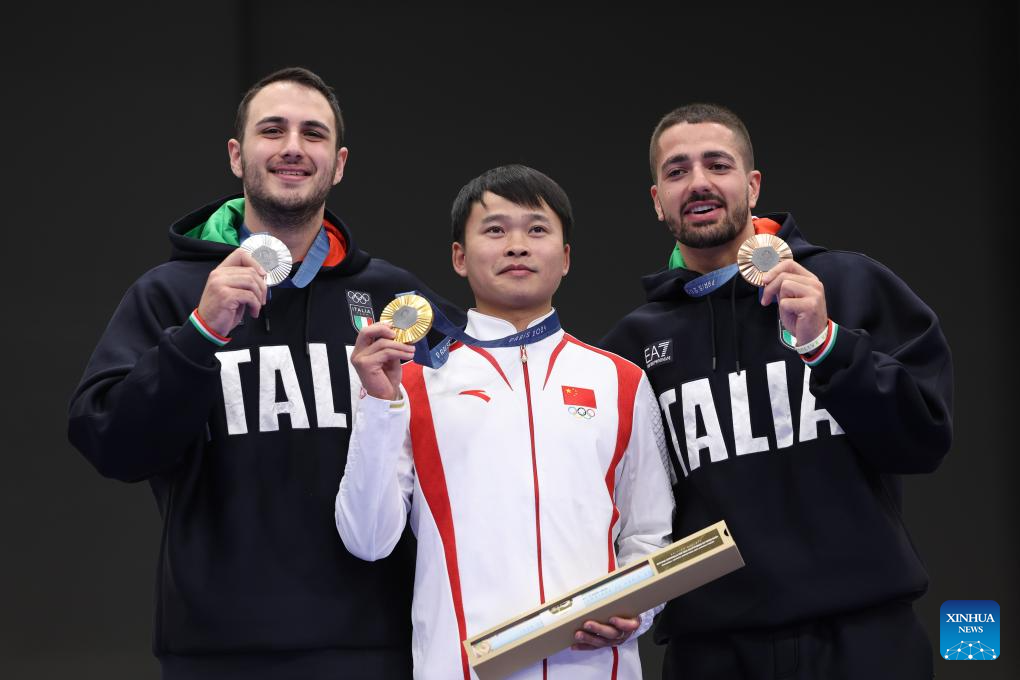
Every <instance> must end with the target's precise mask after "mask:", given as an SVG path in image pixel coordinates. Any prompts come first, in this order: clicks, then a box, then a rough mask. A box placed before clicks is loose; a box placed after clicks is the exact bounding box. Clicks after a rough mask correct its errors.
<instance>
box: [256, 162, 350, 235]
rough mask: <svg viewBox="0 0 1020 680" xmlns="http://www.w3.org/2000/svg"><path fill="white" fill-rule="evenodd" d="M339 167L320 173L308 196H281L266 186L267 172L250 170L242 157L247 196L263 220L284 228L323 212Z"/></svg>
mask: <svg viewBox="0 0 1020 680" xmlns="http://www.w3.org/2000/svg"><path fill="white" fill-rule="evenodd" d="M335 169H336V166H334V167H333V168H332V169H330V171H329V172H326V173H323V174H321V175H320V180H319V183H318V184H316V185H315V186H314V187H313V188H312V194H311V195H310V196H308V198H301V197H299V196H294V197H290V198H287V199H280V198H279V197H276V196H273V195H272V194H271V193H269V191H267V190H266V183H265V176H264V175H262V174H261V173H260V172H258V171H251V172H249V168H248V165H247V164H246V163H245V162H244V159H243V158H242V159H241V176H242V182H243V184H244V194H245V197H246V198H247V200H248V202H249V203H250V204H251V207H252V209H254V210H255V212H257V213H258V214H259V216H261V217H262V219H263V221H265V222H266V223H267V224H269V225H272V227H273V228H274V229H281V230H293V229H300V228H301V227H304V226H306V225H307V224H308V222H309V221H310V220H312V219H313V218H315V217H316V216H317V215H318V214H319V211H320V210H322V207H323V205H325V203H326V197H327V196H329V191H330V189H332V188H333V185H332V184H331V183H330V181H329V179H330V178H331V177H332V176H333V174H334V171H335ZM267 172H268V171H267Z"/></svg>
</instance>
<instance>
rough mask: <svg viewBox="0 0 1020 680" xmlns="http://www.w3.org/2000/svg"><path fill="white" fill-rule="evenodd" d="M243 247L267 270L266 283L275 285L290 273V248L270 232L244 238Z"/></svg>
mask: <svg viewBox="0 0 1020 680" xmlns="http://www.w3.org/2000/svg"><path fill="white" fill-rule="evenodd" d="M241 248H242V249H243V250H246V251H247V252H249V253H251V256H252V257H254V258H255V260H256V261H257V262H258V263H259V264H260V265H262V268H263V269H265V270H266V285H269V286H275V285H276V284H278V283H280V282H282V281H283V280H284V279H286V278H287V275H288V274H290V268H291V264H292V260H291V257H290V250H289V249H288V248H287V246H286V244H284V242H283V241H281V240H280V239H278V238H276V237H275V236H270V235H269V234H264V233H259V234H252V235H251V236H249V237H248V238H246V239H244V243H242V244H241Z"/></svg>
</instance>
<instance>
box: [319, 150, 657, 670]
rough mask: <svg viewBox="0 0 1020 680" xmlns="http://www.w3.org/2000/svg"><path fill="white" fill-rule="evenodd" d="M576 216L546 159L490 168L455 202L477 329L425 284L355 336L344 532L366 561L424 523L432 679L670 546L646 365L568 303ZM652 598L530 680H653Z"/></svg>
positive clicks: (421, 649) (421, 602)
mask: <svg viewBox="0 0 1020 680" xmlns="http://www.w3.org/2000/svg"><path fill="white" fill-rule="evenodd" d="M572 223H573V216H572V213H571V208H570V202H569V200H568V199H567V196H566V194H565V193H564V192H563V190H562V189H561V188H560V187H559V186H558V185H557V184H556V183H555V182H553V181H552V180H551V179H549V178H548V177H546V176H545V175H543V174H542V173H540V172H538V171H536V170H533V169H531V168H527V167H523V166H505V167H500V168H496V169H494V170H490V171H488V172H486V173H484V174H482V175H481V176H479V177H477V178H475V179H474V180H472V181H471V182H469V183H468V184H467V185H466V186H465V187H464V188H463V189H462V190H461V192H460V194H459V195H458V196H457V199H456V201H455V203H454V208H453V227H454V229H453V232H454V233H453V240H454V242H453V248H452V249H453V252H452V255H453V267H454V270H455V271H456V272H457V273H458V274H460V275H461V276H464V277H466V278H467V280H468V283H469V284H470V286H471V290H472V292H473V293H474V297H475V307H474V309H472V310H470V311H469V312H468V323H467V327H466V328H465V329H464V330H463V331H462V330H460V329H459V328H456V327H454V326H453V325H452V324H449V323H448V322H446V321H445V317H444V316H443V314H442V313H441V310H439V309H432V310H431V311H430V310H429V305H428V302H427V300H425V299H424V298H423V297H421V296H418V295H415V294H407V295H400V296H399V297H398V298H397V299H396V300H395V301H394V302H393V303H391V304H390V305H388V306H387V307H386V309H384V310H383V313H382V315H381V316H380V321H385V322H387V323H377V324H373V325H371V326H368V327H367V328H365V329H363V330H362V331H361V333H359V335H358V340H357V342H356V343H355V347H354V352H353V353H352V355H351V363H352V364H353V365H354V367H355V369H356V370H357V372H358V375H359V376H360V378H361V383H362V385H363V386H364V389H365V395H364V396H363V397H362V399H361V400H360V403H359V405H358V411H357V418H356V419H355V425H354V432H353V434H352V436H351V449H350V455H349V458H348V462H347V468H346V470H345V472H344V476H343V480H342V481H341V483H340V489H339V493H338V494H337V498H336V522H337V529H338V531H339V532H340V536H341V538H342V539H343V541H344V544H345V545H346V546H347V548H348V550H350V551H351V552H352V553H353V554H355V555H358V556H359V557H362V558H364V559H367V560H374V559H379V558H381V557H383V556H385V555H387V554H389V551H390V550H392V548H393V545H394V544H395V542H396V540H397V538H398V537H399V536H400V535H401V531H402V530H403V528H404V526H405V524H407V523H409V524H410V526H411V528H412V529H413V530H414V532H415V535H416V536H417V538H418V553H417V566H416V578H415V590H414V604H413V606H412V611H411V619H412V623H413V624H414V644H413V649H414V674H415V678H417V679H418V680H424V679H430V678H436V679H437V680H450V679H451V678H464V680H468V678H469V677H471V675H472V671H471V670H470V668H469V666H468V658H467V655H466V652H465V650H464V647H463V646H462V644H461V642H462V641H463V640H465V639H467V638H468V637H469V636H471V635H475V634H477V633H480V632H482V631H484V630H487V629H489V628H491V627H492V626H495V625H496V624H498V623H500V622H501V621H503V620H505V619H507V618H509V617H511V616H514V615H516V614H518V613H520V612H521V611H522V610H525V609H528V608H531V607H534V606H538V605H539V604H541V603H544V602H546V601H547V600H549V599H552V598H555V597H557V596H558V595H559V594H562V593H565V592H568V591H570V590H572V589H573V588H576V587H578V586H580V585H582V584H584V583H586V582H588V581H591V580H593V579H595V578H597V577H600V576H602V575H604V574H606V573H607V572H610V571H613V570H614V569H615V568H616V567H617V566H622V565H624V564H627V563H628V562H630V561H632V560H633V559H635V558H637V557H639V556H641V555H644V554H646V553H648V552H651V551H653V550H655V549H657V548H659V547H661V546H663V545H665V543H666V542H665V537H666V535H667V534H668V533H669V531H670V517H671V515H672V510H673V501H672V497H671V494H670V488H669V479H668V460H667V459H666V458H665V455H666V452H665V443H664V441H663V439H662V429H661V428H660V427H658V421H659V415H658V409H657V407H656V404H655V400H654V398H653V396H652V392H651V390H650V388H649V385H648V381H647V379H646V378H645V376H644V374H643V373H642V372H641V370H640V369H639V368H638V367H637V366H635V365H634V364H632V363H630V362H628V361H624V360H623V359H621V358H620V357H618V356H615V355H612V354H610V353H608V352H603V351H601V350H598V349H596V348H593V347H590V346H588V345H586V344H584V343H583V342H581V341H579V340H577V339H576V338H574V337H572V336H570V335H569V334H567V333H565V332H564V331H563V329H562V328H560V323H559V319H558V316H557V313H556V310H555V309H553V307H552V296H553V293H554V292H555V291H556V289H557V288H558V286H559V284H560V281H561V279H562V278H563V276H564V275H565V274H566V273H567V270H568V269H569V268H570V245H569V237H570V229H571V225H572ZM430 317H431V318H430ZM430 323H431V324H432V326H433V328H434V329H435V330H437V331H439V332H440V333H443V334H446V335H447V336H448V338H447V340H445V341H443V342H442V343H440V344H439V345H437V346H435V347H432V348H429V347H428V346H427V344H426V343H425V342H424V341H420V338H422V337H423V334H424V333H425V332H426V331H427V329H428V326H429V325H430ZM452 341H455V342H452ZM415 342H417V344H416V345H415V346H413V347H412V346H411V345H410V344H405V343H415ZM412 357H413V358H414V363H409V364H405V365H404V366H403V367H402V366H401V362H402V361H408V360H410V359H411V358H412ZM653 614H654V611H653V610H650V611H647V612H644V613H641V612H620V613H619V615H618V616H611V617H609V619H608V620H606V621H588V622H586V623H585V624H584V630H581V631H577V632H576V633H575V637H574V641H575V644H574V646H573V648H571V649H566V650H563V651H561V652H559V653H558V654H555V655H553V656H551V657H549V658H548V659H546V660H544V661H542V662H540V663H538V664H535V665H533V666H531V667H529V668H526V669H524V670H522V671H521V672H520V673H518V674H515V675H514V678H520V679H525V678H528V679H534V680H540V679H542V678H544V677H552V678H571V679H572V680H586V679H588V678H591V679H593V680H594V679H595V678H598V679H599V680H603V679H604V678H610V677H617V678H620V679H621V680H622V679H628V680H638V679H639V678H640V677H641V667H640V660H639V658H638V648H637V639H636V638H637V636H638V635H639V634H641V633H642V632H644V631H645V630H647V629H648V628H649V626H650V625H651V622H652V616H653ZM635 615H637V616H635Z"/></svg>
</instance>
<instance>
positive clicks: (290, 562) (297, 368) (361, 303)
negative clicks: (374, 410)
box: [68, 200, 463, 666]
mask: <svg viewBox="0 0 1020 680" xmlns="http://www.w3.org/2000/svg"><path fill="white" fill-rule="evenodd" d="M242 217H243V207H241V208H240V209H239V207H238V203H237V201H231V202H230V204H229V205H228V204H227V203H225V202H224V201H223V200H220V201H217V202H215V203H212V204H210V205H207V206H205V207H204V208H202V209H200V210H198V211H196V212H194V213H192V214H190V215H188V216H187V217H185V218H183V219H181V220H180V221H178V222H177V223H175V224H174V225H173V226H172V227H171V229H170V240H171V243H172V247H173V251H172V256H171V259H170V261H169V262H167V263H165V264H163V265H160V266H158V267H156V268H154V269H152V270H151V271H149V272H147V273H146V274H144V275H143V276H142V277H141V278H140V279H139V280H138V281H137V282H135V284H134V285H132V286H131V288H130V289H129V290H128V291H127V293H126V294H125V296H124V299H123V300H122V301H121V303H120V305H119V307H118V308H117V310H116V312H115V313H114V315H113V318H112V319H111V321H110V323H109V326H108V327H107V329H106V331H105V332H104V333H103V336H102V338H101V339H100V341H99V344H98V346H97V347H96V350H95V352H94V353H93V355H92V358H91V360H90V361H89V364H88V366H87V368H86V369H85V374H84V377H83V378H82V380H81V384H80V385H79V386H78V388H77V390H76V391H75V393H74V395H73V397H72V399H71V404H70V422H69V431H68V432H69V438H70V440H71V443H72V444H74V445H75V446H76V447H77V448H78V449H79V450H80V451H81V452H82V453H83V454H84V455H85V457H86V458H88V459H89V461H90V462H91V463H92V464H93V465H94V466H95V467H96V468H97V469H98V470H99V472H100V473H102V474H103V475H104V476H107V477H112V478H116V479H121V480H125V481H138V480H147V481H148V482H149V484H150V485H151V487H152V491H153V494H154V495H155V498H156V503H157V505H158V506H159V512H160V515H161V517H162V522H163V531H162V540H161V546H160V555H159V565H158V570H157V589H156V602H155V629H154V635H153V647H154V651H155V653H156V655H157V656H159V655H162V654H167V653H169V654H177V655H192V654H201V653H234V652H276V651H281V652H294V651H319V650H337V649H341V650H342V649H344V648H355V649H365V648H394V649H395V650H396V651H397V653H401V654H407V655H408V666H409V665H410V661H409V659H410V633H411V620H410V611H411V587H412V581H413V565H414V547H413V544H412V542H411V539H410V538H409V536H405V537H404V540H402V541H401V544H400V545H398V547H397V548H396V549H395V550H394V552H393V554H392V556H390V557H389V558H387V559H385V560H381V561H379V562H375V563H369V562H364V561H362V560H359V559H357V558H356V557H353V556H352V555H350V554H349V553H348V552H347V551H346V550H345V549H344V546H343V544H342V542H341V541H340V538H339V536H338V535H337V533H336V528H335V523H334V519H333V503H334V498H335V496H336V492H337V488H338V486H339V483H340V477H341V475H342V474H343V470H344V465H345V462H346V459H347V445H348V440H349V437H350V432H351V421H350V418H351V411H352V409H351V394H350V391H351V390H350V386H351V379H352V372H349V368H348V367H349V364H348V354H349V351H350V349H351V347H352V346H353V344H354V340H355V336H356V335H357V328H356V326H355V324H356V323H359V324H360V323H363V321H364V319H365V318H366V317H368V316H371V317H373V318H375V319H378V317H379V313H380V312H381V311H382V307H384V306H385V305H386V303H388V302H389V301H390V300H392V299H393V297H394V296H395V294H397V293H400V292H404V291H407V290H412V289H418V290H423V291H425V292H426V294H428V295H429V296H430V297H432V299H436V298H435V296H434V295H433V294H432V293H431V292H430V291H428V289H426V288H424V287H423V286H422V284H421V283H420V282H419V281H418V280H417V279H416V278H414V277H413V276H412V275H411V274H409V273H408V272H406V271H404V270H402V269H399V268H397V267H395V266H393V265H391V264H389V263H387V262H385V261H383V260H379V259H375V258H372V257H371V256H369V255H368V254H367V253H365V252H364V251H362V250H360V249H359V248H358V247H357V246H356V245H355V243H354V241H353V239H352V237H351V234H350V233H349V232H348V231H347V229H346V227H345V226H344V225H343V223H342V222H340V220H338V219H337V218H336V217H335V216H333V215H331V214H329V213H328V212H327V215H326V221H327V223H330V224H331V225H333V227H335V229H333V230H332V231H333V232H334V235H340V236H341V237H342V240H343V241H345V242H346V255H345V256H344V257H343V259H342V260H341V261H339V263H338V264H335V266H331V267H329V266H327V267H323V268H322V269H321V270H320V271H319V273H318V275H317V276H316V277H315V279H314V280H313V281H312V283H311V284H310V285H308V286H307V287H305V288H300V289H299V288H293V287H292V288H283V287H276V288H273V289H271V299H270V301H269V304H268V305H267V306H266V307H265V308H264V309H263V311H262V314H261V315H260V317H259V318H257V319H251V318H246V319H245V321H244V323H243V325H240V326H238V327H237V328H235V329H234V330H233V331H232V333H231V336H232V340H231V342H230V343H229V344H227V345H226V346H224V347H222V348H219V347H217V346H215V345H214V344H212V343H211V342H210V341H209V340H207V339H206V338H204V337H202V336H201V335H200V334H199V333H198V331H197V330H196V329H195V328H194V327H193V326H192V325H191V323H189V322H188V316H189V315H190V313H191V311H192V310H193V309H194V308H195V307H196V305H197V304H198V301H199V299H200V297H201V294H202V290H203V288H204V286H205V282H206V279H207V277H208V275H209V272H210V271H211V270H212V269H213V268H215V267H216V266H217V265H218V264H219V262H220V261H221V260H222V259H223V258H224V257H226V256H227V255H228V254H229V253H231V252H232V251H233V250H234V249H235V247H236V245H232V244H231V243H230V242H229V241H231V240H232V241H233V243H234V244H236V238H237V234H236V227H237V226H238V224H239V222H240V219H241V218H242ZM224 222H226V224H227V227H226V229H225V232H226V234H224V233H223V231H224V230H223V225H224ZM213 223H218V224H219V225H220V227H221V229H220V232H219V233H216V230H215V229H210V228H209V225H210V224H213ZM231 230H233V231H231ZM231 236H232V238H229V237H231ZM209 239H212V240H209ZM218 241H227V242H218ZM444 309H446V311H447V313H448V314H452V316H451V319H453V320H454V321H455V322H456V321H458V320H459V319H461V318H462V317H463V314H462V313H460V312H457V311H455V310H451V309H449V308H448V307H447V306H446V305H445V303H444Z"/></svg>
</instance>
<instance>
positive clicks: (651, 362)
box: [645, 338, 673, 369]
mask: <svg viewBox="0 0 1020 680" xmlns="http://www.w3.org/2000/svg"><path fill="white" fill-rule="evenodd" d="M672 361H673V339H672V338H669V339H668V340H659V341H658V342H655V343H652V344H651V345H648V347H645V368H646V369H651V368H655V367H656V366H661V365H662V364H668V363H671V362H672Z"/></svg>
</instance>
